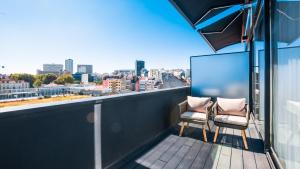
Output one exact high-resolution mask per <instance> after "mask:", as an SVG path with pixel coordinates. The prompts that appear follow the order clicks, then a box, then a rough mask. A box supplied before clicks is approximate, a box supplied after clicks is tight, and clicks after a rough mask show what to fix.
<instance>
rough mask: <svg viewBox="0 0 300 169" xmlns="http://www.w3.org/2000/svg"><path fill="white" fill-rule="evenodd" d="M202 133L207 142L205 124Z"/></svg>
mask: <svg viewBox="0 0 300 169" xmlns="http://www.w3.org/2000/svg"><path fill="white" fill-rule="evenodd" d="M202 134H203V140H204V142H207V137H206V129H205V125H203V126H202Z"/></svg>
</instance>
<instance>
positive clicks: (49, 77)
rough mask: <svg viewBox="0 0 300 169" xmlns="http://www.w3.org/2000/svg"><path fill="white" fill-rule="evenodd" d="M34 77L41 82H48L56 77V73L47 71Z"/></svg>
mask: <svg viewBox="0 0 300 169" xmlns="http://www.w3.org/2000/svg"><path fill="white" fill-rule="evenodd" d="M35 78H36V80H39V81H40V82H41V83H42V84H50V83H52V82H53V81H55V80H56V79H57V75H55V74H53V73H48V74H41V75H36V77H35ZM37 83H39V82H37Z"/></svg>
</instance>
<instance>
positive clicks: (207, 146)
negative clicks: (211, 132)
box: [191, 142, 212, 169]
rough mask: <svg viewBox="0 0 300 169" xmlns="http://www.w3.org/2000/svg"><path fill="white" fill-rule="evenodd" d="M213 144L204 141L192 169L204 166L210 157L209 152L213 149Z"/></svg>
mask: <svg viewBox="0 0 300 169" xmlns="http://www.w3.org/2000/svg"><path fill="white" fill-rule="evenodd" d="M211 147H212V144H211V143H206V142H203V145H202V147H201V149H200V151H199V153H198V154H197V156H196V158H195V160H194V162H193V163H192V166H191V169H199V168H203V167H204V165H205V162H206V159H207V158H208V154H209V153H210V151H211Z"/></svg>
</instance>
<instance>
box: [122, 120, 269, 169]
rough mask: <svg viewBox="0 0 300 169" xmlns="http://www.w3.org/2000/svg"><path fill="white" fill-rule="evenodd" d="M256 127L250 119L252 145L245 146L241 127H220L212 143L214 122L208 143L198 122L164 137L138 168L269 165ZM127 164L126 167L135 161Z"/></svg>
mask: <svg viewBox="0 0 300 169" xmlns="http://www.w3.org/2000/svg"><path fill="white" fill-rule="evenodd" d="M210 124H212V122H210ZM254 127H255V126H254V124H253V121H252V122H251V121H250V124H249V128H248V129H247V130H246V135H247V141H248V146H249V149H248V150H245V149H244V147H243V142H242V137H241V131H240V130H235V129H230V128H220V134H219V137H218V139H217V142H216V144H212V139H213V135H214V131H215V128H216V126H214V125H211V128H212V132H207V136H208V142H207V143H205V142H203V141H201V140H202V137H200V135H202V132H201V127H199V126H198V127H197V126H196V127H195V131H194V132H193V133H188V134H187V137H179V136H177V135H171V136H169V138H168V139H165V140H163V141H161V142H160V143H159V144H158V145H157V146H155V147H153V148H152V149H151V150H150V151H148V152H146V153H145V154H144V155H143V156H141V157H140V158H139V159H137V160H135V161H134V163H135V169H149V168H150V169H152V168H153V169H162V168H166V169H172V168H174V169H175V168H176V169H185V168H192V169H193V168H197V169H198V168H200V169H202V168H205V169H216V168H221V169H223V168H226V169H229V168H230V169H243V168H244V169H269V168H270V165H269V163H268V160H267V157H266V155H265V154H264V153H263V142H262V140H260V138H259V135H258V133H257V131H256V128H254ZM138 162H139V163H138ZM128 166H129V167H127V168H126V169H129V168H130V167H132V166H134V165H132V166H130V165H128ZM122 169H123V167H122Z"/></svg>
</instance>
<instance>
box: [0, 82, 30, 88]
mask: <svg viewBox="0 0 300 169" xmlns="http://www.w3.org/2000/svg"><path fill="white" fill-rule="evenodd" d="M29 87H30V86H29V83H28V82H25V81H23V80H19V81H14V80H1V81H0V90H9V89H27V88H29Z"/></svg>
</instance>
